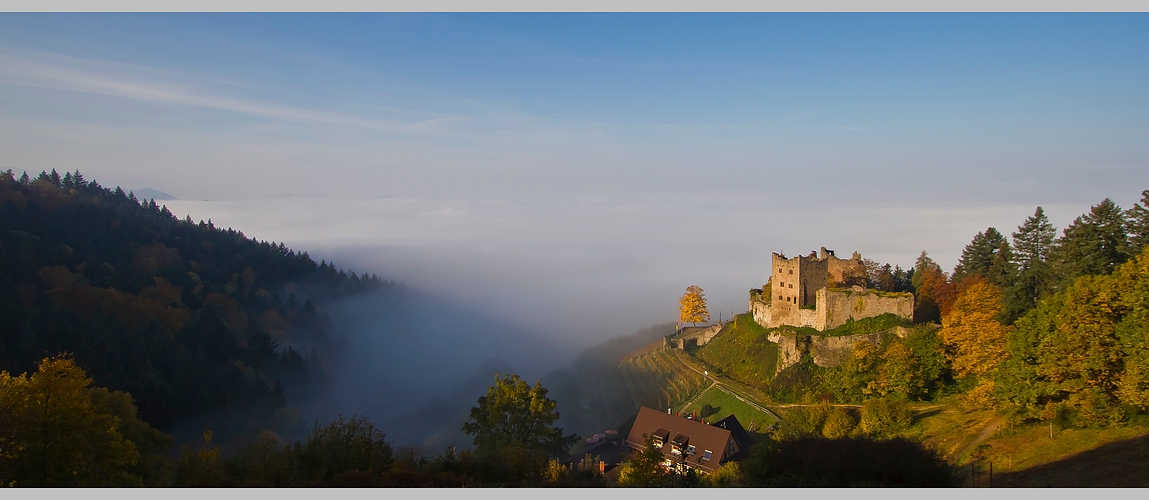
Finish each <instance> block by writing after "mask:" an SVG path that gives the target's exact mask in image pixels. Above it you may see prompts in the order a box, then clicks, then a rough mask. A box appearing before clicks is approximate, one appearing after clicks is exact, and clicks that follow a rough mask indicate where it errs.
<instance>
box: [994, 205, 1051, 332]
mask: <svg viewBox="0 0 1149 500" xmlns="http://www.w3.org/2000/svg"><path fill="white" fill-rule="evenodd" d="M1012 236H1013V255H1012V257H1013V265H1014V267H1015V269H1016V274H1015V275H1014V277H1013V280H1012V281H1011V282H1010V283H1009V284H1008V285H1002V286H1003V288H1005V290H1004V294H1005V298H1004V300H1003V308H1004V312H1003V313H1002V314H1003V319H1004V320H1005V322H1006V323H1013V321H1014V320H1016V319H1017V318H1019V317H1021V316H1022V315H1024V314H1025V312H1026V311H1029V310H1030V309H1033V308H1034V306H1036V305H1037V301H1038V299H1040V298H1042V297H1045V296H1047V295H1048V294H1049V293H1050V291H1051V290H1052V288H1053V286H1054V284H1055V282H1056V277H1055V275H1054V272H1053V268H1052V267H1050V256H1051V253H1052V251H1053V242H1054V238H1055V237H1056V236H1057V230H1056V229H1055V228H1054V227H1053V225H1052V224H1050V223H1049V218H1048V217H1046V216H1045V211H1043V210H1042V208H1041V207H1037V210H1035V211H1034V213H1033V215H1032V216H1030V217H1029V218H1027V219H1025V222H1023V223H1022V224H1021V225H1020V226H1018V227H1017V231H1016V232H1014V233H1013V235H1012Z"/></svg>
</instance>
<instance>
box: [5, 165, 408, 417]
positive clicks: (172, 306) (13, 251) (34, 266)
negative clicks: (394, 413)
mask: <svg viewBox="0 0 1149 500" xmlns="http://www.w3.org/2000/svg"><path fill="white" fill-rule="evenodd" d="M395 286H397V285H394V284H392V283H388V282H385V281H383V280H380V279H379V278H378V277H375V276H367V275H362V276H359V275H356V274H355V273H354V272H347V271H343V270H338V269H336V268H335V267H334V266H333V265H332V264H329V263H326V262H321V263H316V262H315V261H313V260H312V259H311V258H310V257H309V256H308V255H307V253H299V252H296V251H292V250H290V249H288V248H286V247H285V246H284V245H283V244H282V243H279V244H275V243H269V242H266V241H257V240H255V239H252V238H248V237H246V236H245V235H244V234H243V233H242V232H238V231H235V230H233V229H226V230H225V229H221V228H218V227H215V225H213V224H212V223H211V221H208V222H203V221H199V222H193V221H192V220H191V219H190V218H186V219H183V220H180V219H179V218H177V217H176V216H175V215H174V214H172V213H171V212H169V211H168V210H167V208H166V207H161V206H158V205H157V204H156V202H155V201H154V200H151V201H146V200H144V201H141V200H137V199H136V198H135V197H134V195H132V194H128V193H125V192H124V191H123V190H121V189H120V188H118V187H117V188H115V189H114V190H112V189H108V188H105V187H102V186H100V185H99V184H98V183H97V182H96V181H88V180H86V179H84V177H83V176H82V175H81V174H80V173H79V171H77V172H74V173H67V174H65V175H64V176H63V177H61V176H60V175H58V174H57V173H56V172H55V171H52V172H51V173H41V174H40V175H39V177H37V178H35V179H30V178H29V177H28V175H27V174H26V173H25V174H24V175H23V176H21V177H20V178H19V179H16V178H15V177H14V176H13V174H12V172H11V171H8V172H0V317H2V318H3V321H0V370H4V371H7V372H9V373H12V374H20V373H25V372H29V373H30V372H32V371H35V369H36V367H37V364H38V363H40V361H41V360H42V359H44V358H47V357H53V356H57V355H60V354H68V355H71V356H73V357H74V359H75V362H76V364H77V365H79V366H80V367H82V368H83V369H84V370H85V372H86V373H87V375H88V376H90V377H91V378H92V379H93V381H94V383H95V384H96V385H97V386H101V387H107V388H109V389H112V390H118V391H124V392H128V393H130V394H131V396H132V397H133V398H134V399H135V402H136V404H137V406H138V407H139V412H140V416H141V418H142V419H143V420H145V421H147V422H150V423H151V424H153V425H155V426H157V427H159V428H161V429H169V428H170V427H171V426H172V425H173V424H174V423H176V422H178V421H180V420H181V419H184V418H186V417H189V416H194V415H199V414H203V413H205V412H211V411H217V410H227V411H238V410H243V412H247V413H249V414H250V415H249V419H254V420H255V421H259V422H265V421H266V420H267V419H269V418H270V416H271V414H272V412H273V411H274V410H275V409H276V408H279V407H282V406H284V404H285V401H284V392H285V391H288V392H290V391H291V390H294V389H299V388H302V387H305V386H306V385H307V384H309V383H314V382H318V381H320V380H321V379H322V377H323V372H324V370H323V365H322V362H321V358H322V354H323V352H324V346H325V345H327V344H328V343H329V342H330V334H331V328H332V325H331V323H330V319H329V318H328V317H326V316H325V314H324V313H323V312H322V308H323V304H324V303H325V302H326V301H329V300H332V299H336V298H340V297H343V296H347V295H349V294H355V293H359V292H362V291H365V290H369V289H377V288H381V287H395Z"/></svg>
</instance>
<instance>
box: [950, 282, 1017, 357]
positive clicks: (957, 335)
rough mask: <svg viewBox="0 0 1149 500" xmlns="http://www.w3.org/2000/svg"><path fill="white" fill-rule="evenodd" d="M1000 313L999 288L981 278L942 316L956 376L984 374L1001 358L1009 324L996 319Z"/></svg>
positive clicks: (1004, 349)
mask: <svg viewBox="0 0 1149 500" xmlns="http://www.w3.org/2000/svg"><path fill="white" fill-rule="evenodd" d="M999 313H1001V289H999V288H998V287H997V286H995V285H993V284H992V283H989V282H987V281H980V282H978V283H976V284H974V285H973V286H970V287H969V288H968V289H966V290H965V291H964V292H963V293H962V294H961V295H959V296H958V298H957V301H956V302H955V304H954V307H953V310H952V311H950V313H949V314H948V315H946V316H945V317H943V318H942V330H941V336H942V340H943V342H945V346H946V351H947V355H948V357H949V358H950V360H951V361H952V364H953V370H954V372H955V373H956V375H957V376H959V377H965V376H967V375H984V374H985V373H986V372H988V371H990V370H991V369H993V368H994V367H995V366H997V364H998V363H999V362H1001V360H1002V359H1004V357H1005V352H1006V335H1007V333H1008V328H1007V327H1006V326H1004V325H1002V324H1001V323H999V322H998V321H997V315H998V314H999Z"/></svg>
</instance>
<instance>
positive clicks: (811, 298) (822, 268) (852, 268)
mask: <svg viewBox="0 0 1149 500" xmlns="http://www.w3.org/2000/svg"><path fill="white" fill-rule="evenodd" d="M771 257H772V258H771V263H772V265H771V269H770V273H771V275H770V280H769V282H767V283H766V285H764V286H763V287H762V288H755V289H753V290H750V312H751V314H753V316H754V321H756V322H758V324H760V325H762V326H763V327H765V328H777V327H779V326H783V325H789V326H808V327H811V328H814V329H816V330H819V331H825V330H828V329H831V328H835V327H838V326H841V325H844V324H846V322H848V321H851V320H859V319H864V318H872V317H875V316H880V315H882V314H886V313H892V314H896V315H898V316H901V317H903V318H906V319H911V318H913V314H914V296H913V294H911V293H899V292H883V291H878V290H870V289H867V288H865V287H864V286H862V285H861V284H862V283H864V282H865V276H866V267H865V265H864V264H863V263H862V256H861V254H859V253H858V252H854V254H853V255H852V256H851V257H850V258H848V259H840V258H838V257H837V256H835V255H834V251H833V250H826V247H822V248H821V251H820V252H818V253H816V252H810V255H805V256H802V255H800V256H797V257H794V258H790V259H788V258H786V256H785V255H783V254H779V253H772V254H771Z"/></svg>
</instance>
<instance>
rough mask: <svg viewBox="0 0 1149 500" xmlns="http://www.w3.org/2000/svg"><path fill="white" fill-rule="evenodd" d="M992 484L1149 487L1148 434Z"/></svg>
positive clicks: (1008, 475) (1003, 476)
mask: <svg viewBox="0 0 1149 500" xmlns="http://www.w3.org/2000/svg"><path fill="white" fill-rule="evenodd" d="M999 478H1000V479H999ZM993 483H994V486H999V485H1000V486H1007V487H1023V488H1024V487H1030V488H1039V487H1054V488H1082V487H1085V488H1088V487H1107V488H1144V487H1149V435H1144V436H1139V437H1135V438H1132V439H1127V440H1125V441H1118V442H1116V443H1109V444H1107V445H1104V446H1101V447H1099V448H1095V449H1092V450H1089V451H1085V452H1081V453H1078V454H1076V455H1073V456H1071V457H1068V458H1065V459H1062V460H1058V461H1056V462H1051V463H1048V464H1045V465H1039V466H1037V467H1031V468H1029V469H1025V470H1021V471H1017V472H1008V473H1002V474H1001V475H995V477H994V480H993Z"/></svg>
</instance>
